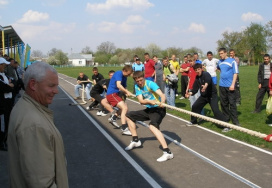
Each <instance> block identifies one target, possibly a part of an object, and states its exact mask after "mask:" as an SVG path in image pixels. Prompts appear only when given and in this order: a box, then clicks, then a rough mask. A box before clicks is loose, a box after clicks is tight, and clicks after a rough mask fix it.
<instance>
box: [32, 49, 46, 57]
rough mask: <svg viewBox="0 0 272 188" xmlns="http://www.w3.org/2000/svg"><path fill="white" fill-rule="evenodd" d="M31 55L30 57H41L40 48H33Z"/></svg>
mask: <svg viewBox="0 0 272 188" xmlns="http://www.w3.org/2000/svg"><path fill="white" fill-rule="evenodd" d="M31 57H32V58H42V57H44V55H43V53H42V51H41V50H33V51H32V52H31Z"/></svg>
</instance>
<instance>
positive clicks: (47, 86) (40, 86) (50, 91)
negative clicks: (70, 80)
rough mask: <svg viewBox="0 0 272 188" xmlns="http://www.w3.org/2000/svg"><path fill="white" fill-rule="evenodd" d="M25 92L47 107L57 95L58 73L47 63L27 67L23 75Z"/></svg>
mask: <svg viewBox="0 0 272 188" xmlns="http://www.w3.org/2000/svg"><path fill="white" fill-rule="evenodd" d="M24 85H25V92H26V93H27V94H28V95H29V96H30V97H31V98H33V99H34V100H36V101H37V102H38V103H40V104H41V105H44V106H48V105H49V104H51V103H52V100H53V98H54V96H55V94H57V93H58V85H59V81H58V73H57V71H56V70H55V69H54V68H53V67H51V66H50V65H49V64H47V63H43V62H37V63H33V64H32V65H30V66H28V68H27V70H26V72H25V74H24Z"/></svg>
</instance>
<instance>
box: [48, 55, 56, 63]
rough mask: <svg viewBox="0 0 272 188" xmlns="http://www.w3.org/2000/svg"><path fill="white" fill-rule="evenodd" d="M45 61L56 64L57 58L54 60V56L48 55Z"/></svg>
mask: <svg viewBox="0 0 272 188" xmlns="http://www.w3.org/2000/svg"><path fill="white" fill-rule="evenodd" d="M46 62H47V63H48V64H49V65H57V60H56V58H55V56H49V57H48V59H47V60H46Z"/></svg>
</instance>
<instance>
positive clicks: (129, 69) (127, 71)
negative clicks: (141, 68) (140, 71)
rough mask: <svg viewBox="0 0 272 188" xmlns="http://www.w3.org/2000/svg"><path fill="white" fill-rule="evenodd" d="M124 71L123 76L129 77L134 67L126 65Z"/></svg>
mask: <svg viewBox="0 0 272 188" xmlns="http://www.w3.org/2000/svg"><path fill="white" fill-rule="evenodd" d="M122 72H123V76H125V77H128V76H130V75H131V74H132V72H133V69H132V67H131V65H125V66H124V67H123V69H122Z"/></svg>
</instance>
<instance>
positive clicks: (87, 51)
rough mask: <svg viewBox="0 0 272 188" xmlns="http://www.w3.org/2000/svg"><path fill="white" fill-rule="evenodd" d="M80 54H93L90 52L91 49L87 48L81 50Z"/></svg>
mask: <svg viewBox="0 0 272 188" xmlns="http://www.w3.org/2000/svg"><path fill="white" fill-rule="evenodd" d="M81 53H83V54H93V51H92V50H91V48H90V47H89V46H86V47H85V48H83V49H82V50H81Z"/></svg>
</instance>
